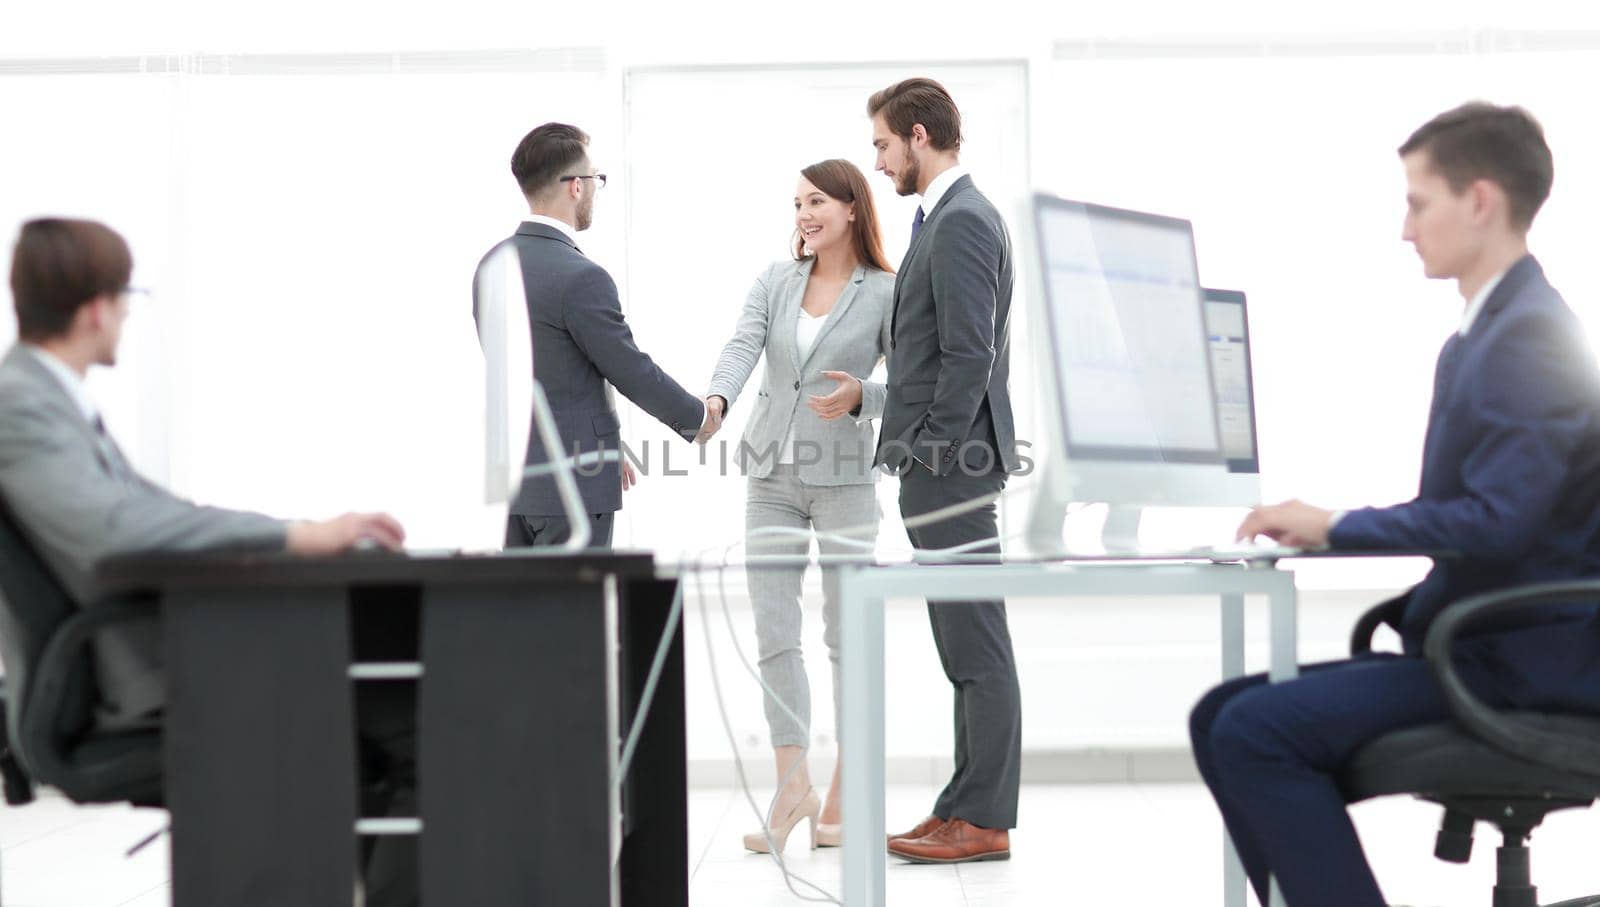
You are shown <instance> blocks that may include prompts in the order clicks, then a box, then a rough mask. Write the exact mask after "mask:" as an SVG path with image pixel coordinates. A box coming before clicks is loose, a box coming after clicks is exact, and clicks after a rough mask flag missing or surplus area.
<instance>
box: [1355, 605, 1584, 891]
mask: <svg viewBox="0 0 1600 907" xmlns="http://www.w3.org/2000/svg"><path fill="white" fill-rule="evenodd" d="M1573 603H1587V604H1591V605H1600V580H1590V581H1573V582H1559V583H1541V584H1535V585H1527V586H1519V587H1516V588H1512V589H1506V590H1501V591H1498V592H1492V593H1489V594H1486V595H1478V596H1474V597H1472V598H1468V599H1465V600H1463V601H1460V602H1457V603H1455V604H1454V605H1451V606H1450V607H1449V608H1447V609H1445V611H1444V612H1442V613H1441V614H1440V615H1439V617H1438V618H1437V619H1436V620H1435V621H1434V623H1433V626H1431V627H1430V628H1429V630H1428V635H1427V638H1426V640H1425V641H1424V644H1423V654H1424V656H1425V657H1426V658H1427V660H1428V664H1429V667H1430V668H1431V669H1432V671H1433V675H1434V677H1435V678H1436V679H1437V680H1438V682H1439V686H1440V687H1441V688H1442V689H1443V691H1444V695H1445V699H1446V701H1447V702H1448V703H1449V705H1450V711H1451V714H1452V715H1453V718H1454V720H1451V721H1441V722H1438V723H1436V724H1430V725H1424V726H1422V727H1413V728H1406V729H1404V730H1401V731H1396V732H1394V733H1392V734H1387V735H1385V736H1383V737H1380V738H1378V739H1377V740H1374V741H1372V742H1371V743H1369V744H1367V745H1366V746H1365V747H1363V748H1361V749H1360V750H1359V751H1357V752H1356V754H1355V755H1354V756H1352V757H1351V759H1350V761H1349V763H1347V764H1346V765H1345V767H1344V770H1343V771H1342V772H1341V773H1340V777H1339V786H1340V789H1341V790H1342V791H1343V793H1344V795H1345V798H1346V799H1347V800H1348V801H1349V802H1351V803H1354V802H1357V801H1359V800H1366V799H1369V798H1371V797H1378V796H1384V795H1389V794H1411V795H1413V796H1415V797H1417V798H1418V799H1421V800H1428V801H1430V802H1433V803H1437V804H1439V805H1441V806H1443V807H1444V818H1443V822H1442V823H1441V826H1440V829H1439V834H1438V838H1437V840H1436V842H1435V845H1434V856H1435V857H1437V858H1439V859H1441V860H1446V861H1448V862H1452V863H1465V862H1467V859H1468V857H1469V856H1470V855H1471V853H1472V830H1473V826H1474V824H1475V823H1477V822H1487V823H1490V824H1491V825H1494V826H1495V827H1496V828H1497V829H1498V830H1499V831H1500V834H1501V837H1502V843H1501V845H1500V848H1499V852H1498V858H1499V859H1498V866H1497V870H1496V874H1495V887H1494V900H1493V905H1494V907H1538V891H1537V888H1536V887H1535V886H1534V884H1533V880H1532V877H1531V874H1530V870H1529V860H1528V858H1529V853H1530V852H1529V849H1528V847H1527V846H1526V845H1527V841H1528V838H1529V837H1530V836H1531V835H1532V833H1533V829H1534V828H1536V827H1537V826H1538V825H1539V823H1540V822H1542V821H1544V817H1545V816H1546V815H1548V814H1550V813H1552V812H1555V811H1556V810H1561V809H1576V808H1580V807H1586V806H1589V805H1590V804H1591V803H1593V802H1594V800H1595V798H1596V797H1597V796H1600V715H1577V714H1546V713H1538V712H1515V711H1500V710H1496V709H1492V708H1490V707H1489V706H1487V705H1485V704H1484V703H1483V702H1481V701H1480V700H1478V699H1477V698H1476V697H1474V696H1473V695H1472V693H1471V692H1470V691H1469V690H1468V689H1467V687H1466V685H1465V684H1464V683H1463V682H1462V680H1461V677H1460V675H1459V674H1458V673H1457V672H1456V669H1455V665H1454V664H1453V663H1452V661H1451V658H1450V654H1451V648H1452V646H1453V645H1454V643H1455V641H1456V639H1457V637H1458V636H1459V635H1460V634H1461V632H1462V631H1463V630H1464V629H1466V628H1467V627H1468V626H1470V625H1473V624H1478V623H1481V622H1483V621H1484V620H1486V619H1493V618H1503V617H1504V616H1505V615H1507V614H1508V613H1509V612H1512V611H1523V610H1526V609H1528V608H1534V607H1538V606H1541V605H1546V606H1547V605H1552V604H1573ZM1403 607H1404V601H1403V600H1402V599H1392V600H1390V601H1387V602H1384V603H1382V604H1380V605H1377V606H1376V607H1374V608H1372V609H1371V610H1370V611H1368V612H1367V613H1366V614H1364V615H1362V617H1361V619H1360V620H1359V621H1358V622H1357V624H1356V628H1355V631H1354V632H1353V633H1352V635H1351V640H1350V650H1351V654H1355V655H1359V654H1362V653H1366V652H1370V651H1371V647H1372V634H1373V632H1374V631H1375V630H1376V629H1377V628H1378V626H1380V625H1381V624H1389V625H1391V626H1398V624H1399V617H1400V611H1401V610H1402V608H1403ZM1597 905H1600V896H1595V897H1584V898H1577V899H1574V900H1570V901H1563V902H1561V903H1560V904H1556V905H1549V907H1597Z"/></svg>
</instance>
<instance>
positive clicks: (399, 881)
mask: <svg viewBox="0 0 1600 907" xmlns="http://www.w3.org/2000/svg"><path fill="white" fill-rule="evenodd" d="M132 273H133V257H132V254H131V253H130V252H129V250H128V244H127V243H126V242H125V241H124V240H123V238H122V237H121V236H119V235H118V234H117V233H116V232H115V231H113V230H111V229H110V228H109V227H106V226H104V225H103V224H99V223H95V222H93V221H83V220H65V219H41V220H34V221H29V222H28V223H26V224H24V225H23V227H22V232H21V234H20V236H19V237H18V239H17V244H16V249H15V251H14V253H13V256H12V262H11V293H12V298H13V301H14V304H15V306H16V314H17V333H18V335H19V340H18V342H17V343H16V345H14V346H13V347H12V348H11V349H10V350H9V351H7V353H6V354H5V357H4V358H3V359H0V497H3V498H4V500H5V503H6V504H7V505H8V506H9V507H10V509H11V511H12V513H13V514H14V515H15V517H16V521H17V523H18V525H19V527H20V528H21V530H22V532H23V534H24V535H26V536H27V538H28V540H29V541H30V542H32V543H33V547H34V549H35V550H36V551H37V552H38V553H39V556H40V557H42V558H43V559H44V561H45V563H46V564H47V565H48V566H49V567H50V569H51V571H52V572H53V573H54V574H55V575H56V578H57V579H59V580H60V581H61V584H62V586H63V587H65V588H66V590H67V592H68V593H69V594H70V595H71V596H72V598H73V599H74V600H75V601H77V602H79V603H80V604H88V603H91V602H93V601H95V600H96V599H97V598H98V597H99V595H100V591H99V590H98V589H97V588H96V584H95V568H96V566H97V565H98V564H99V563H100V561H102V560H104V559H106V558H109V557H113V556H116V555H119V554H129V553H134V552H141V551H201V550H232V551H252V552H282V551H287V552H290V553H294V554H302V555H326V554H335V553H338V552H341V551H345V550H348V549H350V548H352V547H354V546H355V545H356V544H357V543H358V542H361V541H363V540H371V541H373V542H376V543H377V544H379V545H381V546H384V547H387V548H399V547H400V545H401V543H402V542H403V541H404V540H405V531H404V530H403V529H402V528H401V526H400V524H399V523H398V522H396V521H395V519H394V518H393V517H391V516H389V515H388V514H383V513H347V514H345V515H343V516H341V517H338V518H336V519H332V520H325V521H320V522H308V521H287V520H280V519H275V518H273V517H269V516H266V515H263V514H259V513H248V512H245V511H239V510H224V509H221V508H217V507H202V506H199V505H197V504H193V503H191V502H189V501H186V500H184V499H182V498H180V497H178V496H176V495H174V494H172V493H171V492H169V491H167V490H166V489H164V488H162V487H160V486H159V485H156V484H155V483H154V482H151V481H150V480H149V479H146V478H145V477H144V476H142V475H140V474H139V473H138V472H137V471H136V470H135V469H134V468H133V466H132V465H131V464H130V463H129V462H128V460H127V458H126V457H125V456H123V453H122V450H121V449H120V448H119V447H118V446H117V443H116V442H115V441H114V440H112V438H111V436H110V435H109V434H108V433H107V432H106V429H105V423H104V422H103V421H102V420H101V418H100V413H99V410H98V408H97V407H96V406H95V404H94V401H93V399H92V398H91V397H90V396H89V394H88V390H87V388H86V386H85V379H86V378H87V377H88V372H89V367H90V366H93V365H100V366H113V365H115V364H116V362H117V346H118V343H119V341H120V340H121V337H122V326H123V323H124V321H126V319H127V317H128V311H129V296H130V294H131V292H132V291H131V290H130V289H129V287H128V280H129V278H130V276H131V275H132ZM92 652H93V656H94V662H95V668H96V677H97V680H98V684H99V691H98V692H99V694H100V702H99V704H98V706H97V709H96V713H95V723H96V726H97V727H98V728H100V729H102V730H125V729H130V728H137V727H153V726H157V725H159V723H160V716H161V709H162V705H163V703H164V701H165V690H164V687H163V683H162V679H163V678H162V672H161V659H160V655H161V646H160V633H159V629H158V627H157V626H156V619H155V618H151V619H149V620H147V621H143V622H137V621H134V622H126V623H120V624H115V625H112V626H108V627H107V628H106V629H104V630H102V631H100V632H99V633H98V634H97V635H96V636H95V638H94V642H93V645H92ZM367 686H368V687H384V686H385V685H383V684H369V685H367ZM358 709H359V712H360V714H361V716H362V727H361V734H362V737H363V739H365V740H367V741H369V742H370V743H371V744H373V745H375V746H377V747H378V748H379V749H380V750H381V751H383V752H384V754H385V755H386V756H388V757H389V759H390V765H391V767H392V774H390V775H389V776H388V780H389V781H390V782H392V783H393V784H394V785H395V786H396V788H397V791H396V796H397V799H398V798H399V797H401V796H409V788H408V786H409V783H410V777H411V775H410V772H411V769H410V768H409V766H410V765H411V764H412V763H413V761H414V737H413V730H414V727H413V721H412V719H411V717H410V714H411V713H410V712H409V710H408V704H407V703H406V702H404V701H400V700H398V699H397V698H396V697H393V696H390V695H388V691H387V690H380V691H379V694H378V695H377V696H365V695H364V696H363V697H362V701H361V703H360V705H359V706H358ZM402 789H403V790H405V791H406V792H405V793H402V792H401V790H402ZM398 808H399V807H398V806H397V809H398ZM404 812H405V810H404V809H400V814H404ZM367 903H368V904H372V905H379V904H382V905H386V907H401V905H415V904H416V903H417V894H416V870H415V851H414V845H412V844H410V843H409V842H405V843H401V844H399V845H398V846H391V847H386V848H384V849H383V853H382V855H381V856H378V855H375V856H374V858H373V861H372V862H371V863H369V872H368V875H367Z"/></svg>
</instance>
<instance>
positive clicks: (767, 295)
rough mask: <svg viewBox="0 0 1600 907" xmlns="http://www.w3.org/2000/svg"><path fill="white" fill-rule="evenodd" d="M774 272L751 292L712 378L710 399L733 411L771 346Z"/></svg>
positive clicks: (756, 283) (759, 281)
mask: <svg viewBox="0 0 1600 907" xmlns="http://www.w3.org/2000/svg"><path fill="white" fill-rule="evenodd" d="M772 272H773V269H772V268H768V269H767V270H766V271H765V272H764V273H763V274H762V275H761V276H760V277H757V278H756V282H755V286H752V287H751V288H750V294H749V295H748V296H746V297H745V300H744V311H742V312H740V313H739V323H738V324H737V325H735V326H734V329H733V337H731V338H730V339H729V340H728V342H727V343H726V344H725V345H724V346H723V347H722V354H721V355H720V356H718V357H717V367H716V370H715V371H714V372H712V374H711V385H710V388H709V389H708V390H707V392H706V393H707V396H709V395H711V394H716V395H718V396H720V397H722V399H724V400H726V401H728V409H730V410H732V409H733V401H734V399H735V398H737V397H738V396H739V392H740V391H741V390H743V389H744V385H745V382H747V381H749V380H750V373H751V372H753V371H755V368H756V363H757V362H759V361H760V360H761V351H762V350H763V349H765V348H766V345H767V331H768V330H769V329H770V326H771V324H772V321H771V312H772V306H771V292H772V285H773V273H772Z"/></svg>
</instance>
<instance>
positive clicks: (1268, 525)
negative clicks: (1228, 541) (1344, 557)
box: [1236, 500, 1333, 548]
mask: <svg viewBox="0 0 1600 907" xmlns="http://www.w3.org/2000/svg"><path fill="white" fill-rule="evenodd" d="M1332 524H1333V511H1331V510H1324V509H1322V508H1321V507H1313V506H1311V505H1310V504H1307V503H1306V502H1304V501H1298V500H1288V501H1284V502H1283V503H1282V504H1260V505H1257V506H1255V507H1252V508H1251V509H1250V513H1249V515H1248V516H1246V517H1245V518H1244V522H1242V523H1240V524H1239V530H1238V532H1237V533H1236V538H1237V539H1238V541H1239V542H1241V543H1246V544H1247V543H1250V542H1253V541H1254V539H1255V538H1256V537H1257V536H1263V535H1264V536H1266V537H1267V538H1269V539H1271V540H1272V541H1273V542H1275V543H1277V544H1278V545H1283V546H1287V547H1290V548H1326V547H1328V530H1329V529H1330V528H1331V527H1332Z"/></svg>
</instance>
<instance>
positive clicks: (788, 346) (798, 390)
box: [708, 259, 894, 485]
mask: <svg viewBox="0 0 1600 907" xmlns="http://www.w3.org/2000/svg"><path fill="white" fill-rule="evenodd" d="M812 263H813V262H812V260H811V259H807V260H805V261H798V262H797V261H778V262H774V263H773V265H772V266H771V267H769V268H767V270H766V272H765V273H763V274H762V275H761V276H760V277H758V278H757V279H756V283H755V286H753V287H751V288H750V296H749V297H748V298H747V299H746V300H745V304H744V311H743V312H742V313H741V314H740V315H739V324H738V327H737V328H735V329H734V333H733V339H731V340H729V341H728V343H727V345H726V346H724V347H723V348H722V355H721V356H720V357H718V359H717V369H716V372H715V373H714V374H713V375H712V378H711V387H710V390H709V391H708V396H709V395H710V394H720V395H721V396H722V397H724V398H725V399H727V401H728V406H729V408H730V409H731V408H732V407H733V402H734V400H736V399H737V398H738V395H739V391H740V390H742V389H743V388H744V385H745V382H746V381H748V380H749V379H750V373H751V372H752V371H754V370H755V367H756V360H757V359H759V358H760V357H761V354H762V352H763V351H765V353H766V358H767V365H766V369H765V370H764V373H763V375H762V378H761V390H760V391H758V392H757V395H756V404H755V410H754V411H753V412H752V413H751V414H750V421H749V423H747V424H746V426H745V432H744V440H743V441H742V442H741V443H740V445H739V451H738V459H737V462H738V463H739V465H740V467H741V468H742V469H743V470H744V472H745V474H746V475H750V476H755V477H757V478H765V477H766V476H768V475H770V474H771V473H772V467H773V466H774V465H775V464H776V463H777V462H778V458H779V456H780V454H781V452H782V451H781V446H782V444H783V441H784V438H785V437H786V436H787V435H788V434H789V432H790V430H791V428H792V430H793V432H794V441H795V442H796V444H797V447H798V451H797V453H798V456H797V458H796V468H797V470H798V474H799V477H800V480H801V481H802V482H805V483H806V484H808V485H864V484H870V483H872V482H874V481H876V480H877V478H878V473H877V471H876V470H875V469H873V468H872V454H873V450H874V446H873V435H872V420H873V419H876V418H878V417H879V416H881V415H883V402H884V395H885V392H884V386H883V385H882V384H880V383H878V382H875V381H868V380H866V379H867V377H868V376H869V375H871V374H872V370H873V369H874V368H877V366H878V363H879V362H881V361H883V357H884V354H885V352H886V351H887V349H888V345H889V304H890V300H891V298H892V296H893V295H894V275H893V274H889V273H887V272H884V271H879V270H877V269H875V268H868V267H865V266H858V267H857V268H856V270H855V273H854V274H852V275H851V276H850V282H849V283H847V284H845V288H844V292H843V293H841V294H840V296H839V300H838V302H836V303H834V306H833V310H832V311H830V312H829V313H828V320H827V321H825V322H824V323H823V325H822V330H821V332H820V333H818V334H817V339H816V342H815V343H813V344H812V345H811V350H810V351H809V352H808V353H807V354H806V356H805V358H804V359H802V358H801V357H800V351H799V346H798V344H797V343H796V340H795V323H796V320H797V319H798V318H799V315H800V303H801V302H802V301H804V299H805V293H806V281H807V280H808V279H809V278H810V277H811V267H812ZM824 371H832V372H849V373H850V374H852V375H855V376H856V377H857V378H860V379H862V380H861V408H860V409H859V410H858V412H857V413H856V414H854V416H853V418H852V417H851V416H844V417H841V418H838V419H833V420H831V421H830V420H827V419H823V418H822V417H821V416H819V415H817V414H816V412H814V411H813V410H812V409H811V408H810V407H809V406H806V405H805V402H806V398H807V397H809V396H811V395H813V394H815V395H818V396H821V395H825V394H830V393H832V392H833V390H834V388H836V387H838V382H836V381H834V380H833V379H831V378H825V377H823V375H822V373H823V372H824Z"/></svg>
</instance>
